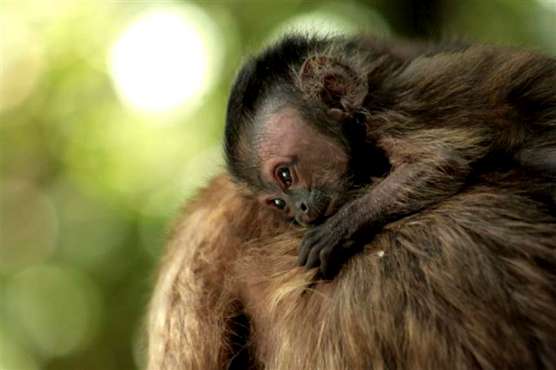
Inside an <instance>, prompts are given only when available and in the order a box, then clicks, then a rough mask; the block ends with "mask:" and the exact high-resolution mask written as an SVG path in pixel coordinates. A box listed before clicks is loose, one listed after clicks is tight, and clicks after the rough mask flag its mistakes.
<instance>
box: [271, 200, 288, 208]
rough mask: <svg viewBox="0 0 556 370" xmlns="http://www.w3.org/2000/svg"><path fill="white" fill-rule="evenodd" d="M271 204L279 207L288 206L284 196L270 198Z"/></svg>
mask: <svg viewBox="0 0 556 370" xmlns="http://www.w3.org/2000/svg"><path fill="white" fill-rule="evenodd" d="M270 204H272V205H273V206H274V207H276V208H278V209H284V208H286V201H285V200H284V199H282V198H274V199H271V200H270Z"/></svg>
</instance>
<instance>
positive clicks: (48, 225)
mask: <svg viewBox="0 0 556 370" xmlns="http://www.w3.org/2000/svg"><path fill="white" fill-rule="evenodd" d="M57 234H58V217H57V213H56V209H55V207H54V204H53V202H52V200H51V199H50V197H49V196H48V195H47V194H46V193H45V192H42V191H40V190H39V189H38V188H36V187H34V186H32V185H31V184H29V183H27V182H25V181H17V180H10V181H5V182H4V183H3V184H2V186H1V187H0V273H1V272H3V271H6V272H9V271H13V270H17V269H20V268H22V267H25V266H27V265H30V264H35V263H38V262H41V261H42V260H44V259H45V258H46V257H48V256H49V255H50V254H51V253H52V252H53V250H54V247H55V245H56V241H57Z"/></svg>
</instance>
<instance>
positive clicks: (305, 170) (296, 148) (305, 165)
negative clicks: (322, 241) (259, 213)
mask: <svg viewBox="0 0 556 370" xmlns="http://www.w3.org/2000/svg"><path fill="white" fill-rule="evenodd" d="M262 131H263V132H262V134H261V135H260V138H259V140H257V145H256V146H257V147H256V151H257V155H258V157H259V159H260V163H261V165H260V168H259V171H260V178H261V179H262V183H263V186H262V188H263V190H262V194H261V195H260V196H259V200H260V201H261V202H262V203H264V204H266V205H269V206H271V207H274V208H275V209H277V210H278V211H280V212H282V213H284V215H285V216H286V217H287V218H289V219H292V220H295V221H296V222H297V223H299V224H301V225H310V224H315V223H319V222H321V221H322V220H323V219H325V218H327V217H328V216H330V215H331V214H333V213H334V212H335V211H336V210H337V209H338V208H339V206H340V205H341V203H342V202H341V196H342V195H343V194H345V193H346V190H347V188H348V180H347V178H348V177H347V176H346V173H347V169H348V162H349V157H348V154H347V153H346V151H345V149H344V148H342V147H341V146H340V145H339V144H338V143H337V142H336V141H334V140H332V139H331V138H329V137H327V136H326V135H324V134H322V133H321V132H319V131H317V130H316V129H314V128H313V127H312V126H311V125H310V124H308V123H307V122H305V121H304V120H303V119H302V118H301V116H300V115H299V113H298V112H297V111H296V110H295V109H293V108H283V109H281V110H280V111H278V112H275V113H273V114H271V115H269V116H267V117H266V119H265V122H264V123H263V130H262Z"/></svg>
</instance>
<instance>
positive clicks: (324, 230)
mask: <svg viewBox="0 0 556 370" xmlns="http://www.w3.org/2000/svg"><path fill="white" fill-rule="evenodd" d="M348 212H349V210H348ZM346 214H349V213H347V212H342V210H340V211H339V212H337V213H336V214H334V215H332V216H331V217H329V218H328V219H327V220H326V221H325V222H324V223H322V224H321V225H318V226H314V227H312V228H311V229H309V230H308V231H307V232H306V233H305V237H304V239H303V241H302V242H301V247H300V249H299V260H298V262H299V265H300V266H305V268H307V269H310V268H313V267H317V266H320V272H321V274H322V275H323V277H325V278H331V277H333V276H334V275H335V274H336V272H337V271H338V268H339V267H340V266H341V264H342V262H343V261H344V260H345V259H346V257H347V256H349V255H350V254H352V253H353V249H354V248H353V246H354V242H355V240H354V237H355V234H356V232H357V231H358V230H359V229H360V225H357V223H356V222H355V221H354V218H353V217H347V216H346Z"/></svg>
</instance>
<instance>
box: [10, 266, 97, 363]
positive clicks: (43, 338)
mask: <svg viewBox="0 0 556 370" xmlns="http://www.w3.org/2000/svg"><path fill="white" fill-rule="evenodd" d="M5 298H6V302H5V305H6V310H7V312H8V317H10V318H11V319H13V320H15V321H16V322H18V325H19V326H20V327H21V329H22V331H23V332H22V334H23V335H24V337H25V338H26V340H27V341H28V342H29V345H30V346H31V347H32V348H34V350H35V351H37V352H38V353H40V354H41V355H42V356H44V357H47V358H48V357H55V356H64V355H68V354H70V353H73V352H74V351H77V350H79V349H81V348H83V347H84V346H85V345H87V344H88V343H89V341H90V340H91V339H92V338H93V336H94V334H95V332H96V329H97V328H98V325H99V318H100V316H99V312H100V300H99V294H98V290H97V287H96V286H95V285H94V284H93V283H92V281H91V280H89V279H88V278H87V277H86V276H85V275H83V274H81V273H79V272H77V271H75V270H72V269H67V268H62V267H58V266H45V265H42V266H36V267H31V268H28V269H26V270H24V271H22V272H21V273H19V274H17V275H15V276H14V278H13V279H11V280H9V281H8V284H7V286H6V290H5Z"/></svg>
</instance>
